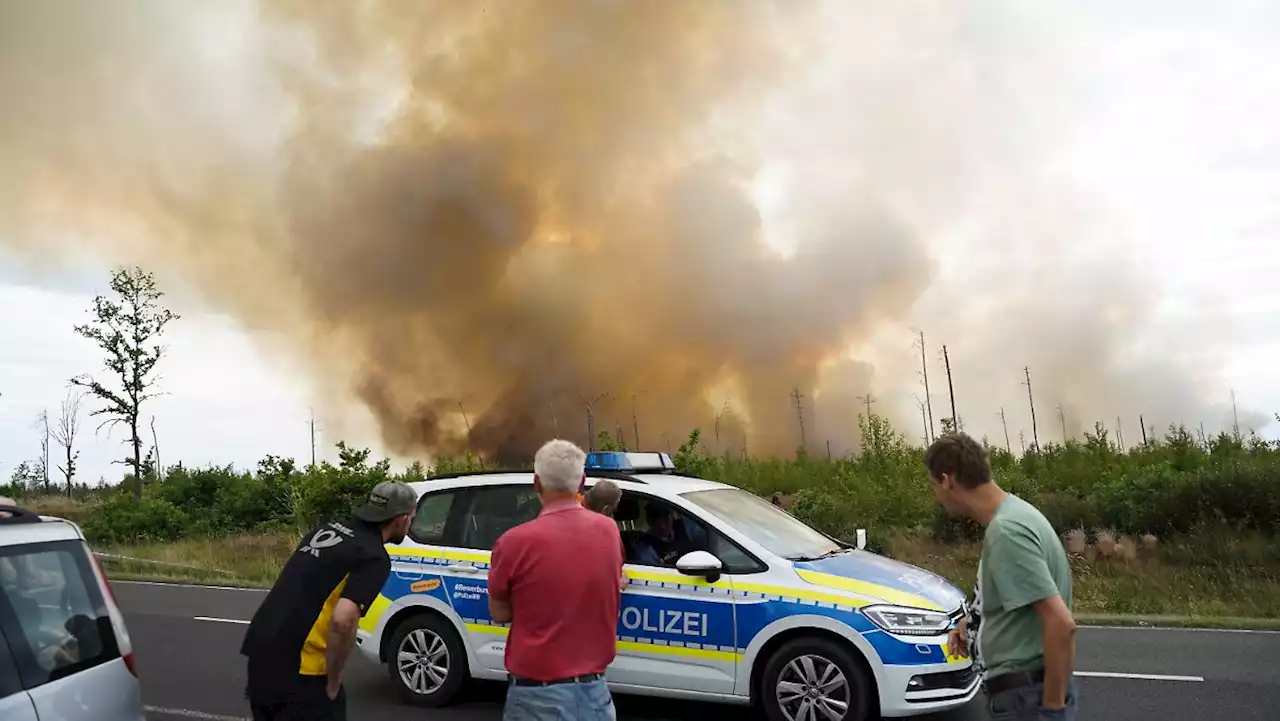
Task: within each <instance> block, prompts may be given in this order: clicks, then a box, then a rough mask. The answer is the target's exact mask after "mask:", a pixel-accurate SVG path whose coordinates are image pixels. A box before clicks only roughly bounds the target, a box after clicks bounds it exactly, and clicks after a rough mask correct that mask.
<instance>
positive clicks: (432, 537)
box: [409, 491, 458, 545]
mask: <svg viewBox="0 0 1280 721" xmlns="http://www.w3.org/2000/svg"><path fill="white" fill-rule="evenodd" d="M457 497H458V494H457V492H456V491H438V492H436V493H428V494H426V495H424V496H423V497H422V498H421V499H419V500H418V515H416V516H414V518H413V523H412V524H411V525H410V526H409V538H412V539H413V540H415V541H417V542H418V543H425V544H428V545H440V544H441V543H442V542H443V541H444V531H445V527H446V526H448V524H449V511H450V510H451V509H452V508H453V501H454V499H455V498H457Z"/></svg>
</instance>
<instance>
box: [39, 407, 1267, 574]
mask: <svg viewBox="0 0 1280 721" xmlns="http://www.w3.org/2000/svg"><path fill="white" fill-rule="evenodd" d="M860 430H861V431H862V437H863V438H866V439H867V444H866V447H865V448H864V449H863V451H862V452H861V453H860V454H859V455H857V456H852V457H846V458H838V457H837V458H830V459H828V458H826V457H825V454H824V455H823V456H822V457H817V456H813V455H809V454H805V453H798V454H797V455H796V457H795V458H793V459H783V458H749V457H742V456H735V455H731V454H723V455H712V454H708V453H706V452H705V450H704V446H703V444H702V443H701V434H700V432H699V431H697V430H695V431H693V432H692V433H691V434H690V435H689V437H688V439H687V440H686V442H685V443H683V444H681V445H680V446H679V449H678V450H677V451H676V452H675V453H674V454H673V460H675V462H676V464H677V467H678V468H679V470H680V471H682V472H684V473H689V474H692V475H696V476H701V477H704V478H710V479H714V480H719V481H722V482H725V483H729V484H732V485H735V486H738V487H740V488H742V489H744V490H747V491H750V492H753V493H756V494H759V495H761V496H763V497H765V498H770V497H772V496H773V495H774V494H778V495H779V496H780V497H786V498H789V499H790V500H791V501H792V504H791V507H790V509H789V510H790V511H791V512H792V513H793V514H795V515H796V516H797V517H799V518H801V519H803V520H805V521H807V522H809V523H811V524H813V525H814V526H816V527H818V528H819V529H822V530H823V531H825V532H827V533H829V534H831V535H833V536H836V537H839V538H845V539H852V538H853V537H854V533H855V531H856V529H858V528H865V529H867V530H868V533H869V537H870V538H871V539H877V538H885V537H887V535H886V534H888V533H890V532H891V531H903V532H906V533H908V534H920V533H929V534H931V535H933V536H934V537H935V538H937V539H938V540H941V541H948V542H950V541H957V540H965V539H970V540H972V539H977V538H980V537H981V534H982V529H981V528H980V527H978V526H977V525H976V524H974V523H972V522H970V521H966V520H957V519H952V518H948V517H946V516H945V515H944V514H943V513H942V511H941V509H939V507H938V505H937V503H936V501H935V500H934V498H933V493H932V490H931V488H930V485H929V480H928V478H927V475H926V473H925V471H924V467H923V463H922V451H921V449H920V448H916V447H912V446H910V445H909V444H907V443H906V441H905V439H903V438H902V436H901V435H900V434H897V433H895V432H894V431H893V429H892V428H890V427H889V425H888V423H887V422H885V421H884V420H883V419H880V418H873V419H872V420H871V422H870V423H862V424H861V427H860ZM599 440H600V441H601V443H602V444H604V445H608V446H609V447H614V446H619V447H621V446H622V444H621V443H620V442H618V441H616V440H615V439H612V438H611V437H610V436H609V435H608V434H607V433H602V434H601V435H600V439H599ZM989 450H990V452H991V459H992V469H993V473H994V477H995V479H996V481H997V482H998V483H999V484H1000V485H1001V486H1002V487H1003V488H1005V489H1007V490H1009V491H1010V492H1012V493H1016V494H1017V495H1019V496H1021V497H1023V498H1025V499H1027V500H1028V501H1030V502H1031V503H1033V504H1035V505H1036V506H1037V507H1039V508H1040V509H1041V510H1042V511H1043V512H1044V514H1045V515H1046V516H1047V517H1048V518H1049V520H1050V521H1051V522H1052V523H1053V525H1054V527H1055V528H1056V529H1058V531H1059V532H1066V531H1067V530H1069V529H1100V528H1101V529H1109V530H1110V531H1112V533H1113V535H1112V536H1111V539H1112V540H1111V541H1108V542H1107V543H1106V545H1107V549H1106V551H1105V553H1107V555H1121V556H1124V555H1125V554H1128V553H1129V552H1130V551H1129V549H1128V548H1127V547H1126V548H1125V549H1120V548H1118V546H1117V543H1116V541H1117V539H1118V538H1119V536H1120V535H1121V534H1123V535H1127V536H1129V537H1131V538H1134V539H1138V538H1140V539H1141V544H1138V543H1135V542H1133V541H1131V542H1130V545H1132V546H1133V550H1141V551H1143V552H1144V553H1146V552H1148V551H1156V550H1157V546H1156V543H1155V538H1156V537H1157V536H1172V537H1176V536H1180V535H1186V534H1189V533H1196V532H1198V529H1202V528H1205V527H1208V526H1213V527H1231V528H1234V529H1236V530H1237V531H1240V530H1246V531H1248V530H1255V531H1258V532H1259V533H1261V534H1263V535H1265V536H1272V535H1274V534H1275V530H1276V529H1277V528H1280V448H1278V447H1277V446H1276V445H1275V444H1271V443H1268V442H1265V441H1262V440H1260V439H1257V438H1250V439H1248V441H1245V442H1242V441H1240V440H1237V439H1235V438H1232V437H1229V436H1225V435H1222V436H1218V437H1217V438H1213V439H1206V440H1204V441H1200V442H1197V441H1196V439H1195V438H1194V437H1193V436H1192V435H1191V434H1190V433H1188V432H1186V431H1185V429H1180V428H1176V427H1175V428H1171V429H1170V431H1169V433H1168V434H1167V435H1166V436H1165V438H1163V439H1157V438H1152V439H1151V440H1150V441H1149V442H1148V443H1146V444H1142V445H1138V446H1135V447H1133V448H1130V449H1128V450H1127V451H1121V450H1120V449H1119V447H1118V446H1117V445H1115V444H1114V443H1113V442H1112V441H1111V440H1110V438H1109V437H1108V436H1107V434H1106V431H1105V429H1101V428H1095V430H1094V432H1092V433H1090V434H1088V435H1087V436H1086V438H1085V440H1084V441H1082V442H1076V441H1070V442H1067V443H1065V444H1061V445H1059V444H1045V445H1044V446H1043V447H1041V448H1039V449H1032V450H1029V451H1028V452H1026V453H1025V454H1023V455H1022V456H1021V457H1017V458H1015V457H1014V456H1012V455H1010V454H1009V453H1007V452H1006V451H1004V450H1001V449H997V448H992V449H989ZM338 457H339V460H338V463H337V464H332V463H328V462H322V463H320V464H317V465H315V466H305V467H300V466H298V465H297V464H295V462H294V461H293V460H292V459H288V458H279V457H275V456H269V457H267V458H266V459H263V460H262V461H261V462H260V463H259V464H258V468H257V469H256V470H255V471H254V472H247V471H238V470H236V469H234V468H231V467H208V468H201V469H188V468H185V467H183V466H182V465H181V464H179V465H177V466H174V467H171V468H169V469H167V471H166V472H165V473H164V474H162V478H163V480H161V481H159V482H149V483H147V484H146V485H145V486H144V492H143V498H142V501H141V502H133V501H129V502H127V503H126V502H125V501H124V500H121V499H120V498H118V494H116V493H115V491H114V490H110V489H108V490H98V489H87V488H86V489H84V491H83V493H84V497H97V496H100V495H102V494H104V493H105V500H104V501H103V503H102V505H100V506H97V507H93V510H92V511H91V512H86V511H78V510H77V509H78V508H81V507H82V506H81V505H79V504H76V503H72V504H70V505H69V506H68V508H66V509H63V510H64V511H65V512H64V513H59V512H57V511H55V514H56V515H66V516H68V517H70V516H71V514H72V513H77V512H82V513H85V514H86V515H85V516H84V518H85V524H84V525H85V526H86V531H88V532H91V533H92V534H99V535H97V538H99V539H111V540H121V539H124V540H128V539H139V538H153V539H161V538H177V537H192V536H202V535H218V534H227V533H244V532H256V531H270V530H272V529H276V528H280V527H286V526H288V527H294V528H292V529H291V530H297V527H305V526H309V525H311V524H314V523H316V522H318V521H319V520H321V519H322V518H325V517H329V516H335V515H344V514H346V513H349V512H350V511H351V509H352V508H353V507H354V506H356V505H357V504H359V503H360V502H362V501H363V498H364V496H365V494H367V493H368V491H369V490H370V489H371V488H372V487H373V486H374V485H375V484H376V483H378V482H380V481H383V480H388V479H398V480H404V481H408V482H419V481H424V480H426V481H428V482H429V479H430V477H431V475H432V473H451V472H465V471H469V470H477V469H481V468H484V467H485V465H484V463H483V462H482V461H481V459H478V458H476V457H474V456H470V455H466V456H462V457H460V458H445V459H438V460H437V461H436V464H435V467H434V468H429V467H426V466H424V465H423V464H421V463H416V464H413V465H412V466H410V467H409V468H408V469H406V470H405V471H404V472H403V473H402V474H395V473H393V472H392V470H391V467H390V463H389V461H387V460H385V459H384V460H379V461H376V462H372V461H371V460H370V451H369V450H368V449H355V448H351V447H348V446H347V445H346V444H344V443H339V444H338ZM23 488H24V489H29V484H28V486H23ZM30 492H32V493H34V492H35V491H30ZM50 503H52V501H50ZM131 503H133V504H135V505H136V506H137V507H136V508H130V507H129V505H130V504H131ZM142 509H146V510H147V513H145V514H144V513H142ZM151 516H154V518H151ZM166 534H167V535H166ZM1139 545H1140V546H1141V547H1140V549H1139ZM1098 550H1099V549H1098V548H1097V546H1096V545H1095V546H1090V547H1089V548H1088V549H1087V552H1088V553H1090V554H1092V553H1097V552H1098ZM1160 550H1162V551H1168V549H1167V547H1166V546H1165V545H1164V544H1161V545H1160Z"/></svg>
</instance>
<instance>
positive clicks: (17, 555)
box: [0, 541, 143, 721]
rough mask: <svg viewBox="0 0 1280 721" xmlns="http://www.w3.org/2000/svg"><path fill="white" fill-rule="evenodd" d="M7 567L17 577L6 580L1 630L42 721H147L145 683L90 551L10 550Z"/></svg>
mask: <svg viewBox="0 0 1280 721" xmlns="http://www.w3.org/2000/svg"><path fill="white" fill-rule="evenodd" d="M0 560H3V561H4V562H5V564H4V565H5V566H7V567H8V569H9V570H10V571H11V572H12V573H13V577H12V578H7V576H8V575H9V574H3V575H5V576H6V578H4V579H0V581H2V582H0V596H3V601H2V602H0V630H2V631H3V635H4V637H5V639H6V642H7V646H8V648H9V650H10V652H11V653H12V659H13V661H14V662H15V665H16V667H17V670H18V677H19V678H20V679H21V681H22V684H23V687H24V688H25V689H26V692H27V694H28V696H29V697H30V702H31V704H32V706H34V708H35V711H36V715H37V716H38V717H39V718H40V719H41V721H101V719H112V721H115V720H116V719H121V720H125V719H128V720H136V721H141V719H142V718H143V715H142V698H141V691H140V688H139V685H138V680H137V678H136V677H135V676H134V675H133V672H132V671H131V670H130V669H129V667H128V666H127V664H126V663H125V659H124V657H123V656H122V654H121V652H120V647H119V643H118V639H117V637H116V634H115V631H114V629H113V625H112V620H111V618H110V611H109V610H108V607H107V604H106V599H105V598H104V597H103V593H102V591H101V589H100V587H99V585H98V582H97V576H96V574H95V573H94V570H93V567H92V565H91V564H92V561H91V560H90V558H89V556H88V550H87V549H86V548H85V546H84V544H83V543H82V542H79V541H56V542H49V543H39V544H27V545H21V546H7V547H5V548H3V549H0ZM0 708H2V707H0ZM3 718H5V719H6V721H7V719H8V718H9V717H8V716H3Z"/></svg>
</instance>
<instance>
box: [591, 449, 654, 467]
mask: <svg viewBox="0 0 1280 721" xmlns="http://www.w3.org/2000/svg"><path fill="white" fill-rule="evenodd" d="M586 467H587V470H596V471H632V472H641V471H673V470H675V467H676V464H675V463H673V462H672V460H671V456H670V455H669V454H666V453H627V452H625V451H592V452H591V453H588V454H587V463H586Z"/></svg>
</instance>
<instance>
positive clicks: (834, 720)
mask: <svg viewBox="0 0 1280 721" xmlns="http://www.w3.org/2000/svg"><path fill="white" fill-rule="evenodd" d="M872 693H873V685H872V683H871V680H870V679H869V678H868V677H867V673H866V671H865V670H864V667H863V665H862V664H861V663H858V661H857V660H855V659H854V657H853V654H852V652H851V651H850V650H849V649H848V647H846V646H844V645H843V644H840V643H838V642H836V641H833V640H829V639H825V638H821V637H817V636H810V637H805V638H798V639H795V640H793V641H788V642H787V643H785V644H783V645H782V646H781V647H780V648H779V649H778V650H777V651H774V653H773V655H772V656H770V657H769V660H768V661H767V662H766V663H765V667H764V672H763V673H762V674H761V676H760V689H759V692H758V695H757V700H758V702H759V703H760V704H761V705H762V706H763V707H764V712H765V717H766V718H767V719H769V721H800V719H808V718H809V716H808V715H807V714H806V713H801V711H802V710H804V709H808V708H810V707H812V706H813V705H818V708H817V709H815V711H817V713H815V714H814V716H813V718H817V719H820V720H821V721H866V719H867V718H868V717H869V716H870V715H871V710H872V708H873V703H872ZM824 711H829V712H830V714H829V713H826V712H824ZM841 711H843V715H840V712H841ZM831 714H834V715H831Z"/></svg>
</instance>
